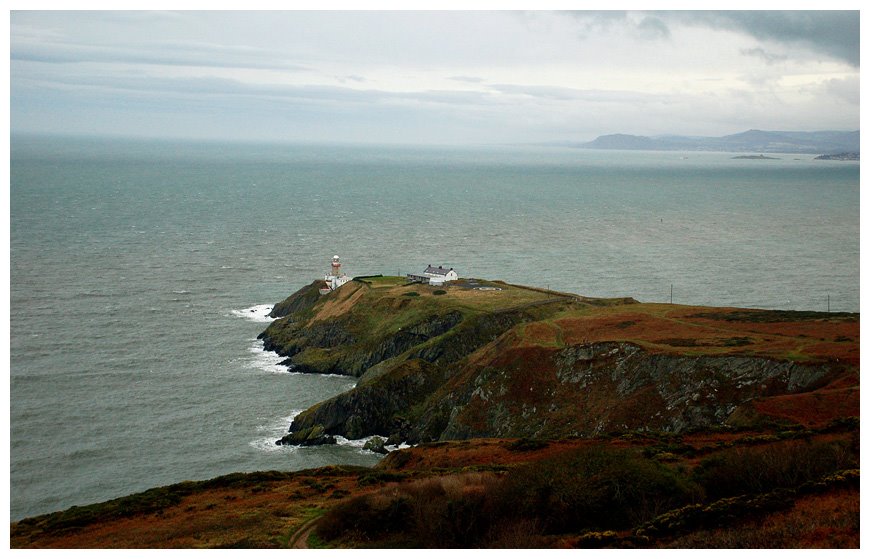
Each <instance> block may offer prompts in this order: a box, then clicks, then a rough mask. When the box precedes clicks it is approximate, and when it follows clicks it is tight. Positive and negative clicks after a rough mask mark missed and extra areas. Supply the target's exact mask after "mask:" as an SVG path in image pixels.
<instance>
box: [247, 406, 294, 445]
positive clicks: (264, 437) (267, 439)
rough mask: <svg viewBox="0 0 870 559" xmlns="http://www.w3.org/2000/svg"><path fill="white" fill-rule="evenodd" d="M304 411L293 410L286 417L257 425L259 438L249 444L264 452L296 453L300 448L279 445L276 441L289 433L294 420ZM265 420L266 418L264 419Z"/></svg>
mask: <svg viewBox="0 0 870 559" xmlns="http://www.w3.org/2000/svg"><path fill="white" fill-rule="evenodd" d="M302 411H303V410H293V411H292V412H291V413H290V415H288V416H286V417H279V418H272V419H270V420H268V422H266V423H264V424H262V425H257V433H258V434H260V436H259V437H257V438H256V439H254V440H253V441H251V442H250V443H248V444H249V445H250V446H252V447H253V448H255V449H257V450H260V451H262V452H296V450H298V448H299V447H297V446H292V445H277V444H275V441H277V440H278V439H280V438H281V437H283V436H284V435H286V434H287V433H288V431H287V430H288V429H289V428H290V424H291V423H293V419H294V418H295V417H296V416H297V415H299V414H300V413H302ZM263 419H265V418H263Z"/></svg>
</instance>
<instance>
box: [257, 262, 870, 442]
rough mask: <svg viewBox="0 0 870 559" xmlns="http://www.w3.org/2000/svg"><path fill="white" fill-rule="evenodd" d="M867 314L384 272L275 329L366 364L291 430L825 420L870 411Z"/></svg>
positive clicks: (280, 340)
mask: <svg viewBox="0 0 870 559" xmlns="http://www.w3.org/2000/svg"><path fill="white" fill-rule="evenodd" d="M306 289H310V287H309V288H306ZM304 291H305V290H303V292H304ZM298 296H299V295H298V294H296V295H294V296H292V297H291V298H293V297H296V298H298ZM858 327H859V320H858V315H856V314H849V313H811V312H789V311H765V310H751V309H730V308H709V307H690V306H681V305H666V304H658V303H638V302H637V301H634V300H632V299H590V298H585V297H580V296H576V295H571V294H565V293H555V292H546V291H543V290H539V289H534V288H527V287H522V286H514V285H509V284H506V283H502V282H487V281H483V280H465V281H461V282H457V283H455V284H452V285H450V286H449V287H445V288H440V289H437V290H436V289H433V288H431V287H429V286H423V285H419V284H413V285H406V284H405V283H404V281H403V280H402V279H401V278H378V279H375V280H365V281H354V282H351V283H349V284H347V285H346V286H344V287H342V288H341V289H338V290H337V291H335V292H333V293H331V294H329V295H328V296H325V297H323V298H322V299H319V300H317V301H316V302H314V303H312V304H311V305H310V306H308V307H307V308H305V309H301V310H297V311H296V312H294V313H291V314H288V315H287V316H285V317H283V318H281V319H279V320H276V321H275V322H274V323H272V324H271V325H270V326H269V328H267V330H266V331H265V332H264V333H263V334H262V338H263V339H264V342H265V345H266V347H267V348H269V349H273V350H275V351H277V352H278V353H280V354H281V355H285V356H287V360H286V361H285V363H286V364H288V365H289V366H291V367H293V368H294V369H296V370H300V371H305V372H317V373H332V374H336V373H337V374H347V375H353V376H358V377H360V381H359V383H358V385H357V387H356V388H354V389H353V390H351V391H349V392H347V393H344V394H341V395H339V396H337V397H335V398H332V399H330V400H327V401H325V402H322V403H320V404H318V405H316V406H314V407H312V408H311V409H309V410H306V411H305V412H303V413H302V414H300V415H299V416H297V417H296V419H295V420H294V422H293V425H291V426H290V431H291V434H290V435H288V436H287V437H285V439H284V442H285V443H288V444H298V443H301V442H304V441H308V442H312V441H311V434H312V432H314V433H316V434H317V435H318V436H319V435H324V434H325V435H341V436H344V437H347V438H352V439H355V438H361V437H364V436H370V435H380V436H384V437H390V438H392V439H393V440H394V441H396V440H401V441H407V442H410V443H420V442H426V441H435V440H448V439H464V438H471V437H565V436H591V435H598V434H602V433H607V432H609V431H614V430H633V429H654V430H663V431H670V432H683V431H687V430H697V429H704V428H711V427H715V426H720V425H732V426H739V425H749V426H754V425H759V424H763V423H783V422H786V423H800V424H802V425H806V426H816V425H819V424H824V423H826V422H827V421H830V420H831V419H834V418H836V417H841V416H849V415H857V414H858V400H859V391H858V361H859V343H858V339H859V337H858ZM315 442H316V441H315Z"/></svg>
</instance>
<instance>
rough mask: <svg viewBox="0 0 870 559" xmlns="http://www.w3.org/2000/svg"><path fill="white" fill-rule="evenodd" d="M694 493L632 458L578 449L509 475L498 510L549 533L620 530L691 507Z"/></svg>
mask: <svg viewBox="0 0 870 559" xmlns="http://www.w3.org/2000/svg"><path fill="white" fill-rule="evenodd" d="M698 494H699V491H698V490H697V488H696V487H695V486H694V485H693V484H691V483H689V482H688V481H687V480H685V479H682V478H680V477H679V476H678V475H677V474H676V473H675V472H674V471H672V470H671V469H670V468H668V467H667V466H664V465H662V464H659V463H657V462H655V461H653V460H651V459H648V458H645V457H643V456H641V455H639V454H637V453H635V452H632V451H629V450H622V449H612V448H605V447H603V446H594V447H587V448H583V449H578V450H575V451H572V452H569V453H565V454H563V455H561V456H558V457H555V458H552V459H549V460H544V461H539V462H537V463H535V464H529V465H526V466H520V467H518V468H516V469H515V470H513V471H511V472H510V473H509V474H508V476H507V478H506V480H505V482H504V484H503V486H502V488H501V491H500V494H499V495H498V498H497V501H498V503H499V504H500V506H501V507H502V508H505V509H507V510H511V509H512V510H514V511H516V512H517V513H519V514H521V515H522V516H525V517H528V518H538V519H539V520H540V521H541V522H542V525H543V527H544V529H545V530H546V531H547V532H548V533H568V532H573V533H576V532H581V531H587V530H619V529H624V528H630V527H632V526H635V525H637V524H639V523H642V522H645V521H647V520H649V519H651V518H653V517H655V516H656V515H658V514H661V513H662V512H664V511H666V510H670V509H672V508H675V507H678V506H681V505H684V504H686V503H688V502H692V501H693V500H695V499H696V497H697V496H698Z"/></svg>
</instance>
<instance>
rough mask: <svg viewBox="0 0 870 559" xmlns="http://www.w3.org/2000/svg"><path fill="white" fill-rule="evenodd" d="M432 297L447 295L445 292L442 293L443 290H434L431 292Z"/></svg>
mask: <svg viewBox="0 0 870 559" xmlns="http://www.w3.org/2000/svg"><path fill="white" fill-rule="evenodd" d="M432 295H447V292H446V291H444V290H443V289H436V290H435V291H433V292H432Z"/></svg>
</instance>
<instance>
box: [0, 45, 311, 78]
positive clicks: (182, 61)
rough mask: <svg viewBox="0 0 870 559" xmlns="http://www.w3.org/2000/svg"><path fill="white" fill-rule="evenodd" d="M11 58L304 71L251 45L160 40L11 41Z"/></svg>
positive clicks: (56, 61) (43, 60) (36, 60)
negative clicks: (115, 42) (102, 43)
mask: <svg viewBox="0 0 870 559" xmlns="http://www.w3.org/2000/svg"><path fill="white" fill-rule="evenodd" d="M10 58H11V59H12V60H22V61H33V62H48V63H55V64H71V63H81V62H102V63H124V64H157V65H165V66H206V67H217V68H256V69H275V70H284V71H288V70H290V71H306V70H309V69H308V68H306V67H304V66H300V65H297V64H294V63H292V62H288V61H287V60H284V59H283V58H282V57H281V56H279V55H278V54H276V53H274V52H270V51H266V50H264V49H258V48H252V47H236V46H230V45H213V44H207V43H194V42H179V41H174V42H170V41H163V42H155V43H148V44H141V45H135V44H120V45H112V46H111V47H110V46H99V45H84V44H76V43H69V42H36V41H13V42H12V48H11V51H10Z"/></svg>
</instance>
